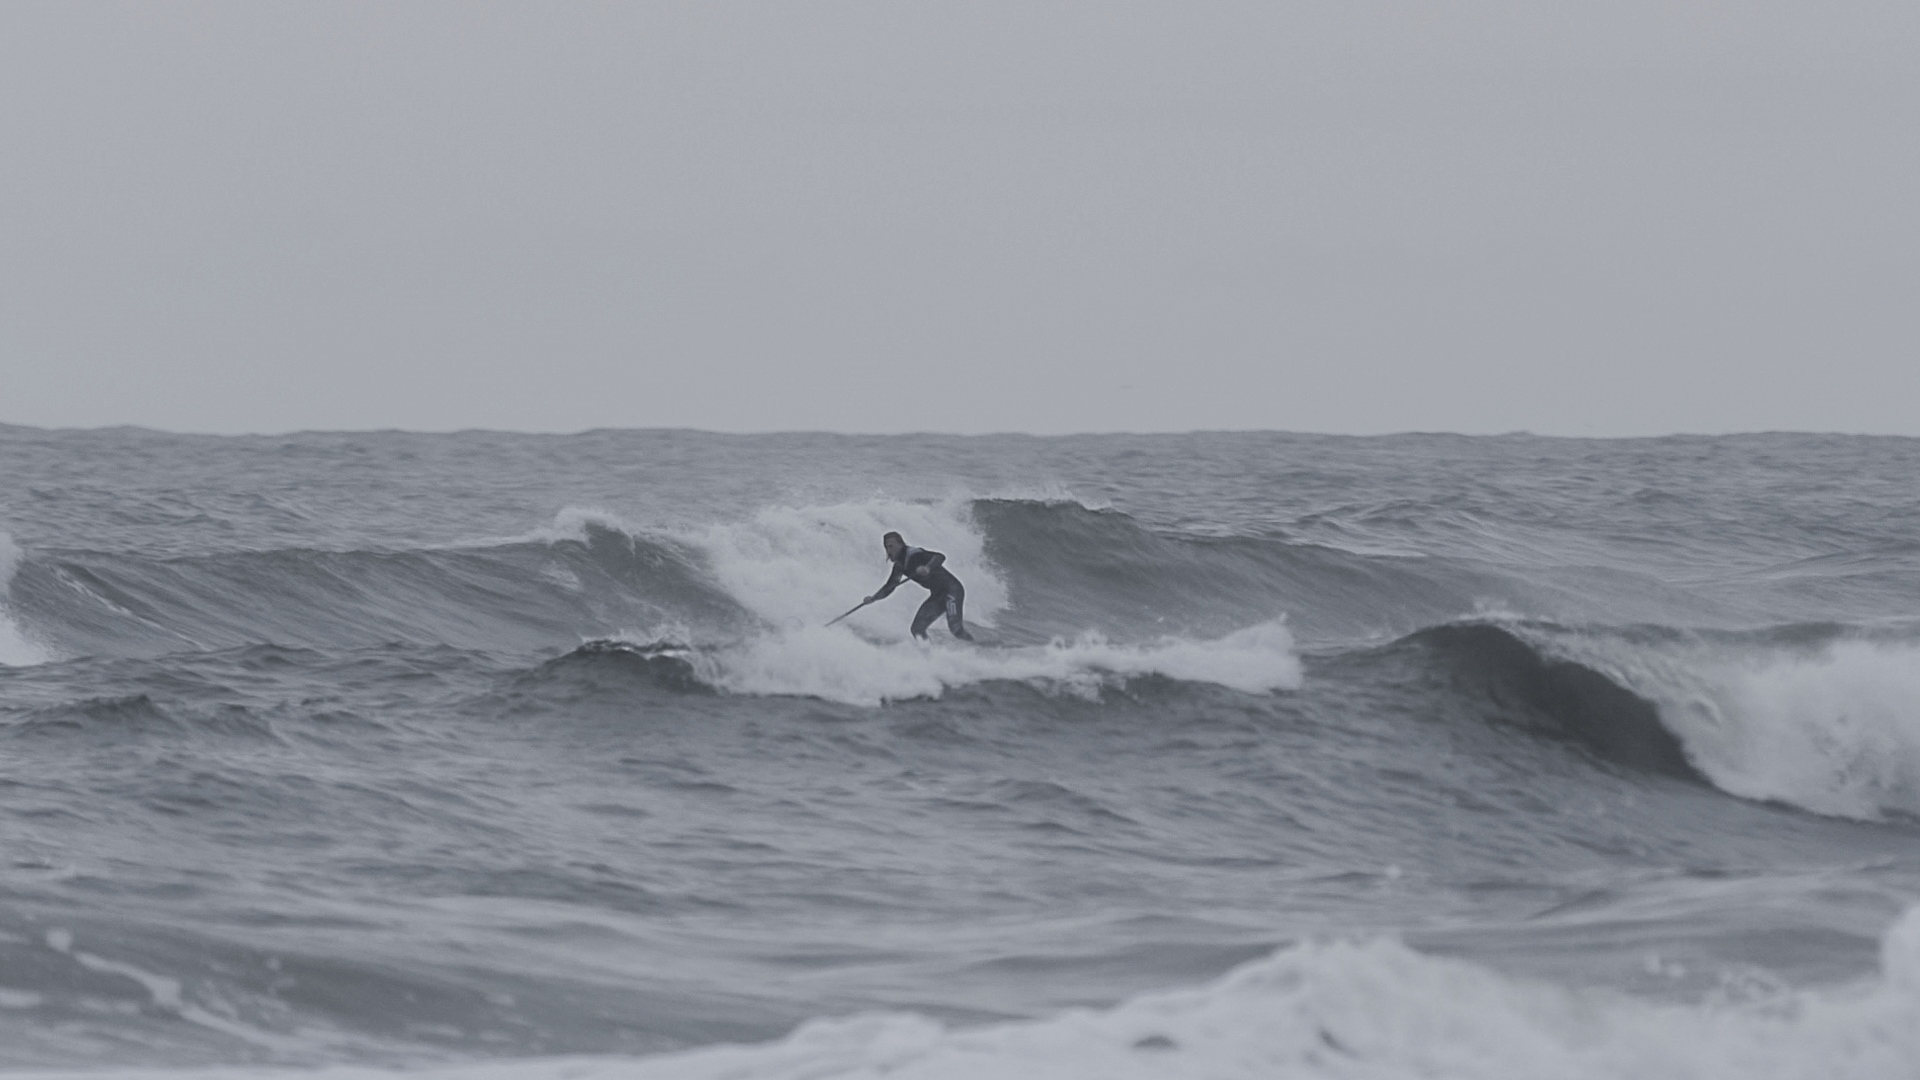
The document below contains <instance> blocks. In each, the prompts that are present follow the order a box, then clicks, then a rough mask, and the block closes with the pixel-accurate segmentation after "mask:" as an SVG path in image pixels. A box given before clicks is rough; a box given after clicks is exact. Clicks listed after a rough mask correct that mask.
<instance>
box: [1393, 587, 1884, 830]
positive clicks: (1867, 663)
mask: <svg viewBox="0 0 1920 1080" xmlns="http://www.w3.org/2000/svg"><path fill="white" fill-rule="evenodd" d="M1401 647H1418V648H1424V649H1430V650H1433V651H1435V652H1436V653H1439V654H1441V655H1442V656H1443V657H1444V663H1445V665H1446V670H1447V672H1448V674H1449V677H1450V678H1451V679H1453V680H1454V681H1455V682H1456V684H1457V685H1460V686H1462V687H1463V688H1465V689H1468V690H1469V691H1470V692H1471V693H1474V694H1476V695H1479V696H1480V697H1481V698H1482V699H1483V700H1484V704H1485V707H1486V708H1487V710H1488V711H1489V713H1490V714H1493V715H1498V716H1502V717H1509V718H1513V717H1521V718H1525V719H1528V720H1529V721H1531V722H1532V723H1534V724H1535V725H1536V726H1542V727H1546V728H1550V729H1552V730H1553V731H1554V732H1556V733H1558V734H1562V735H1566V736H1568V737H1571V738H1574V739H1576V740H1578V741H1579V742H1581V743H1583V744H1585V745H1586V746H1587V747H1588V748H1589V749H1591V750H1592V751H1593V752H1594V753H1595V754H1597V755H1598V756H1600V757H1603V758H1607V759H1609V760H1613V761H1617V762H1620V763H1622V764H1626V765H1629V766H1632V767H1635V768H1640V769H1646V770H1649V771H1653V772H1659V773H1665V774H1668V775H1672V776H1677V777H1681V778H1688V779H1704V780H1706V781H1709V782H1711V783H1712V784H1713V785H1714V786H1715V787H1718V788H1719V789H1721V790H1722V791H1725V792H1728V793H1729V794H1733V795H1738V796H1741V797H1743V798H1749V799H1757V800H1767V801H1775V802H1781V803H1786V804H1790V805H1793V806H1797V807H1800V808H1802V809H1805V810H1811V811H1814V812H1816V813H1821V814H1829V815H1834V816H1840V817H1849V818H1856V819H1860V820H1879V819H1883V818H1886V817H1888V816H1890V815H1897V816H1909V817H1911V816H1914V815H1920V640H1915V638H1914V637H1913V636H1911V634H1910V633H1909V632H1906V631H1902V630H1900V629H1899V628H1882V629H1880V630H1877V631H1870V630H1866V629H1862V628H1847V627H1839V626H1830V625H1801V626H1788V627H1780V628H1775V629H1771V630H1766V631H1756V632H1726V631H1720V632H1704V631H1683V630H1676V629H1669V628H1661V627H1642V628H1628V629H1620V628H1594V627H1587V628H1572V627H1564V626H1558V625H1554V624H1548V623H1538V622H1523V621H1513V622H1502V623H1490V622H1469V623H1461V624H1454V625H1448V626H1441V627H1434V628H1430V629H1428V630H1425V631H1422V632H1420V633H1418V634H1416V635H1413V636H1412V637H1410V638H1409V639H1406V642H1405V643H1404V644H1403V646H1401Z"/></svg>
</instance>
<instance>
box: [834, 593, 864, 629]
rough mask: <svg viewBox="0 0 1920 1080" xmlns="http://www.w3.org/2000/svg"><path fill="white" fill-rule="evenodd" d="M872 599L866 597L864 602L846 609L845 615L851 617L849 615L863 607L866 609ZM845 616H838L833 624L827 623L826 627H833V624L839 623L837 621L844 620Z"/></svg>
mask: <svg viewBox="0 0 1920 1080" xmlns="http://www.w3.org/2000/svg"><path fill="white" fill-rule="evenodd" d="M873 599H874V598H873V597H871V596H869V597H867V598H866V599H865V600H862V601H860V602H859V603H857V604H855V605H853V606H852V607H850V608H848V609H847V615H851V614H853V613H854V612H856V611H859V610H860V609H861V608H863V607H866V606H867V605H868V604H871V603H873ZM847 615H842V616H840V617H839V618H837V619H834V620H833V622H830V623H828V624H827V625H828V626H832V625H833V623H837V622H839V621H840V619H844V618H846V617H847Z"/></svg>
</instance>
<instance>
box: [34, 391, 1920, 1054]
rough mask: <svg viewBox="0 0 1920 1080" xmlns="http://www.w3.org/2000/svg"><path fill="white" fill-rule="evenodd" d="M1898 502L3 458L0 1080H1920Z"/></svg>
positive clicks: (1221, 477) (420, 462) (1258, 462)
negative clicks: (903, 566)
mask: <svg viewBox="0 0 1920 1080" xmlns="http://www.w3.org/2000/svg"><path fill="white" fill-rule="evenodd" d="M1917 474H1920V440H1905V439H1880V438H1859V437H1842V436H1808V435H1756V436H1736V437H1716V438H1672V439H1654V440H1612V441H1594V440H1560V439H1541V438H1534V437H1531V436H1520V435H1515V436H1501V437H1485V438H1464V437H1455V436H1429V435H1408V436H1394V437H1383V438H1339V437H1326V436H1306V435H1289V434H1281V433H1253V432H1249V433H1220V434H1197V435H1180V436H1123V435H1113V436H1077V437H1062V438H1031V437H1025V436H987V437H975V438H959V437H943V436H911V437H904V436H903V437H849V436H831V435H806V434H794V435H766V436H724V435H715V434H706V433H699V432H686V431H599V432H588V433H584V434H581V435H574V436H521V435H507V434H498V433H487V432H461V433H454V434H438V435H429V434H410V433H402V432H383V433H311V434H300V435H291V436H279V437H235V438H225V437H220V438H216V437H199V436H178V435H168V434H162V433H156V432H149V431H141V430H136V429H114V430H102V431H44V430H37V429H31V428H17V427H0V740H4V745H5V751H6V752H5V759H4V760H5V772H4V774H0V830H3V831H0V842H3V844H4V852H3V853H4V856H5V858H4V860H0V1075H12V1076H18V1077H27V1076H63V1077H75V1076H90V1077H106V1076H113V1077H141V1078H154V1077H177V1076H186V1075H193V1076H202V1075H217V1076H227V1077H233V1078H239V1077H249V1078H251V1077H291V1076H309V1075H324V1076H335V1077H355V1078H374V1077H390V1076H397V1075H429V1076H444V1077H462V1078H483V1077H484V1078H501V1080H507V1078H526V1080H532V1078H536V1077H541V1078H544V1077H575V1078H601V1077H640V1078H675V1080H693V1078H719V1077H728V1078H742V1080H746V1078H776V1077H795V1078H797V1077H809V1078H829V1077H848V1078H852V1077H872V1076H882V1075H885V1076H898V1077H926V1078H935V1077H939V1078H945V1077H984V1076H994V1077H998V1076H1035V1077H1066V1078H1072V1077H1110V1078H1118V1077H1133V1076H1138V1077H1167V1076H1176V1077H1188V1076H1191V1077H1221V1078H1228V1077H1254V1076H1261V1077H1270V1076H1285V1077H1295V1076H1297V1077H1369V1078H1371V1077H1406V1076H1445V1077H1496V1078H1497V1077H1537V1076H1556V1077H1572V1078H1580V1077H1689V1078H1694V1077H1698V1078H1708V1077H1743V1078H1744V1077H1761V1078H1769V1077H1825V1076H1849V1077H1911V1076H1913V1075H1915V1072H1916V1068H1920V1066H1917V1065H1916V1062H1920V1041H1917V1040H1920V1036H1917V1035H1916V1033H1917V1032H1920V1026H1916V1025H1915V1024H1914V1023H1913V1019H1914V1018H1915V1017H1917V1016H1920V496H1916V495H1915V493H1914V491H1913V488H1912V477H1913V476H1915V475H1917ZM889 530H898V531H900V532H902V533H904V534H905V535H906V537H907V538H908V540H909V542H910V543H914V544H918V545H920V546H924V547H929V548H933V549H936V550H939V551H942V552H944V553H946V555H947V564H948V566H949V567H951V568H952V569H953V570H954V571H955V572H956V573H957V574H958V575H959V577H960V578H961V579H962V580H963V581H964V582H965V584H966V587H967V606H968V615H969V620H970V622H972V623H973V624H974V626H975V632H976V634H977V635H978V637H979V638H980V642H979V644H978V645H969V644H967V643H963V642H957V641H954V640H953V639H952V638H951V637H949V636H947V635H946V633H945V631H944V628H943V627H940V626H936V628H935V629H934V631H933V635H934V636H933V640H931V641H929V642H916V641H914V640H912V639H911V638H910V637H909V635H908V633H907V629H906V627H907V622H908V620H909V619H910V617H911V615H912V611H913V609H914V608H915V607H916V606H917V604H918V601H919V595H918V594H919V590H918V589H916V588H915V587H913V586H910V585H909V586H906V587H903V589H902V590H901V592H900V594H899V595H898V596H896V597H895V598H893V599H892V600H890V601H887V602H883V603H880V604H875V605H872V606H870V607H867V608H864V609H862V610H860V611H858V612H857V613H855V614H854V615H853V616H852V617H850V618H848V619H846V620H845V621H844V622H841V623H839V624H838V625H835V626H831V627H829V626H827V625H826V624H827V622H828V621H829V620H830V619H832V618H833V617H834V616H835V615H838V614H840V613H841V612H843V611H845V610H846V609H847V608H848V607H850V606H852V605H853V604H854V603H856V602H858V601H859V600H860V599H861V598H862V597H864V596H866V595H868V594H870V593H871V592H873V591H874V590H875V588H877V587H878V586H879V585H880V584H881V583H882V582H883V581H884V580H885V579H886V576H887V570H888V567H887V564H886V562H885V559H884V556H883V555H882V553H881V548H880V542H879V538H880V535H881V534H882V533H883V532H886V531H889ZM909 593H912V594H915V595H912V596H909V595H908V594H909ZM316 1069H317V1070H319V1071H318V1072H317V1073H316V1072H315V1071H314V1070H316Z"/></svg>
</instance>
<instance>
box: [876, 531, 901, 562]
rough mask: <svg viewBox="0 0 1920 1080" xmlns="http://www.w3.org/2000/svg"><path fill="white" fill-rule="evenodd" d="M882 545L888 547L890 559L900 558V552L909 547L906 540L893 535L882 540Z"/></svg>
mask: <svg viewBox="0 0 1920 1080" xmlns="http://www.w3.org/2000/svg"><path fill="white" fill-rule="evenodd" d="M880 546H881V547H884V548H886V549H887V558H889V559H897V558H899V557H900V553H901V552H902V551H904V550H906V547H907V545H906V543H905V542H904V541H901V540H897V539H895V538H894V537H891V536H889V537H887V538H886V539H885V540H882V541H880Z"/></svg>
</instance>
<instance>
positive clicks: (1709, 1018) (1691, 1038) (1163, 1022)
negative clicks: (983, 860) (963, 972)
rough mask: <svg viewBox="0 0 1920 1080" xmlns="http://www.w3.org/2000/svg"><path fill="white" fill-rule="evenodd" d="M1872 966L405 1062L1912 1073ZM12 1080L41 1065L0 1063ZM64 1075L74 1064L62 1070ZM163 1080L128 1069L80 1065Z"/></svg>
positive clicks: (1291, 983) (1422, 961)
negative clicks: (1743, 983)
mask: <svg viewBox="0 0 1920 1080" xmlns="http://www.w3.org/2000/svg"><path fill="white" fill-rule="evenodd" d="M1881 964H1882V972H1881V975H1880V977H1879V978H1877V979H1875V980H1873V981H1872V982H1869V983H1866V984H1863V985H1859V986H1855V987H1851V988H1848V989H1845V990H1840V991H1828V992H1803V993H1798V994H1791V993H1790V994H1786V995H1783V996H1781V997H1778V998H1774V999H1771V1000H1765V1001H1760V1002H1744V1003H1737V1004H1726V1003H1719V1004H1715V1003H1709V1004H1700V1005H1685V1004H1671V1003H1661V1002H1653V1001H1647V1000H1643V999H1637V998H1631V997H1627V996H1624V995H1620V994H1617V993H1612V992H1607V991H1601V990H1592V989H1569V988H1565V987H1560V986H1554V985H1549V984H1544V983H1538V982H1532V981H1528V980H1522V979H1514V978H1508V977H1505V976H1502V975H1499V974H1496V973H1494V972H1491V971H1488V970H1485V969H1483V968H1479V967H1476V966H1474V965H1472V964H1468V963H1465V962H1461V961H1456V960H1447V959H1440V958H1436V957H1430V956H1425V955H1422V954H1420V953H1417V952H1414V951H1413V950H1411V949H1408V948H1407V947H1405V946H1404V945H1401V944H1400V943H1398V942H1396V941H1393V940H1391V939H1374V940H1368V941H1359V942H1339V941H1333V942H1317V943H1309V944H1305V945H1300V946H1297V947H1293V948H1288V949H1284V950H1281V951H1280V952H1278V953H1276V954H1274V955H1272V956H1270V957H1268V958H1266V959H1262V960H1257V961H1254V962H1252V963H1249V964H1246V965H1244V966H1242V967H1240V968H1238V969H1236V970H1234V971H1232V972H1230V973H1228V974H1227V975H1226V976H1224V977H1223V978H1221V979H1219V980H1217V981H1215V982H1213V983H1211V984H1210V985H1207V986H1202V987H1198V988H1195V989H1189V990H1175V991H1164V992H1158V993H1151V994H1145V995H1142V996H1140V997H1137V998H1134V999H1132V1000H1129V1001H1125V1002H1122V1003H1121V1004H1120V1005H1118V1006H1115V1007H1113V1008H1111V1009H1103V1010H1087V1009H1079V1010H1070V1011H1068V1012H1065V1013H1062V1014H1060V1015H1058V1016H1055V1017H1052V1018H1050V1019H1045V1020H1039V1021H1030V1022H1023V1023H1006V1024H995V1025H991V1026H986V1027H977V1028H970V1029H958V1030H956V1029H952V1028H948V1027H946V1026H944V1025H942V1024H940V1023H938V1022H936V1021H934V1020H931V1019H928V1018H926V1017H923V1016H918V1015H913V1014H906V1013H881V1014H868V1015H861V1016H853V1017H846V1018H839V1019H822V1020H815V1021H811V1022H808V1023H805V1024H802V1025H801V1026H800V1027H799V1028H798V1029H796V1030H795V1031H794V1032H793V1033H792V1034H791V1035H789V1036H787V1037H786V1038H784V1039H780V1040H778V1041H776V1042H772V1043H767V1044H764V1045H759V1046H722V1047H711V1048H707V1049H702V1050H694V1051H689V1052H683V1053H677V1054H667V1055H660V1056H655V1057H647V1058H597V1059H596V1058H567V1059H547V1060H534V1061H512V1062H497V1063H480V1064H469V1065H459V1066H452V1067H446V1068H429V1069H420V1070H417V1071H409V1072H407V1073H406V1074H405V1075H407V1076H413V1077H436V1078H440V1080H456V1078H457V1080H560V1078H567V1080H616V1078H619V1080H803V1078H804V1080H873V1078H877V1077H882V1076H884V1077H888V1078H889V1080H983V1078H998V1077H1009V1078H1015V1077H1019V1078H1026V1077H1032V1078H1044V1080H1164V1078H1168V1077H1191V1078H1196V1080H1202V1078H1204V1080H1256V1078H1258V1080H1292V1078H1342V1080H1403V1078H1407V1077H1450V1078H1475V1080H1539V1078H1541V1077H1553V1078H1554V1080H1829V1078H1832V1077H1848V1078H1849V1080H1912V1077H1913V1076H1914V1069H1915V1064H1914V1063H1915V1062H1920V1024H1915V1023H1914V1018H1915V1017H1916V1016H1920V909H1917V910H1916V911H1913V912H1909V913H1908V914H1907V915H1906V916H1905V917H1904V918H1903V919H1901V920H1900V921H1899V922H1898V923H1896V924H1895V925H1894V927H1893V928H1892V929H1891V930H1890V931H1889V932H1888V934H1887V936H1886V938H1885V941H1884V942H1883V945H1882V950H1881ZM15 1075H16V1077H24V1076H28V1075H32V1076H48V1075H53V1074H15ZM65 1075H68V1076H72V1075H74V1074H65ZM92 1075H93V1076H94V1077H95V1078H96V1080H104V1078H105V1077H107V1076H112V1077H127V1078H130V1077H136V1076H137V1077H148V1078H153V1077H163V1076H179V1075H184V1074H179V1073H169V1072H166V1071H163V1070H147V1069H142V1070H133V1071H125V1072H113V1073H96V1074H92ZM192 1075H196V1076H220V1077H225V1078H227V1080H241V1078H261V1080H264V1078H268V1077H273V1078H278V1080H285V1078H288V1077H293V1076H300V1077H316V1076H318V1077H328V1078H331V1080H378V1078H391V1077H396V1076H399V1075H401V1074H399V1073H396V1072H392V1071H388V1070H381V1069H372V1068H339V1069H327V1070H321V1071H319V1072H312V1071H295V1070H285V1069H258V1068H245V1069H232V1070H196V1071H195V1072H194V1073H193V1074H192Z"/></svg>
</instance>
